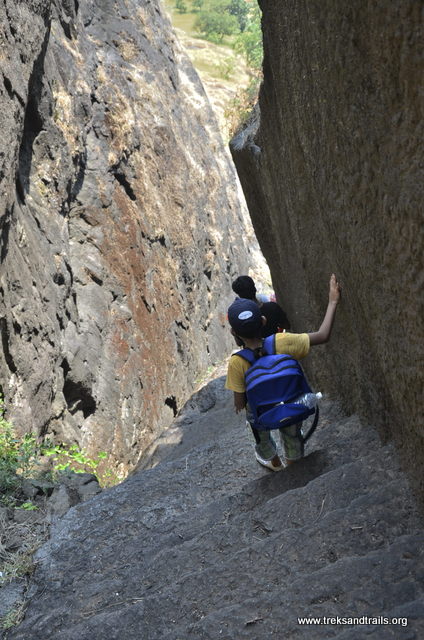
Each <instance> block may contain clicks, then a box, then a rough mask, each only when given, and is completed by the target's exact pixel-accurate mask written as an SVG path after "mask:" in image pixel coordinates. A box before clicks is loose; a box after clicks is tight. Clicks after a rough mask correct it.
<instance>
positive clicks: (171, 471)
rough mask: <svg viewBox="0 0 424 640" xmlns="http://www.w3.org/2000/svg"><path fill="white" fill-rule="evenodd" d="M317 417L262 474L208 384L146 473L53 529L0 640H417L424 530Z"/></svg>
mask: <svg viewBox="0 0 424 640" xmlns="http://www.w3.org/2000/svg"><path fill="white" fill-rule="evenodd" d="M221 373H222V372H221ZM321 415H322V417H321V420H320V425H319V427H318V429H317V431H316V433H315V434H314V436H313V437H312V439H311V441H310V444H309V446H308V451H307V456H306V458H305V459H304V460H302V461H301V462H299V463H297V464H296V465H293V466H292V467H291V468H289V469H288V470H285V471H283V472H280V473H272V472H271V471H268V470H267V469H264V468H262V467H260V466H259V465H258V464H257V462H256V461H255V459H254V455H253V445H252V439H251V437H250V434H249V433H248V432H246V426H245V422H244V419H243V417H242V416H236V415H235V414H234V412H233V409H232V398H231V393H229V392H227V391H225V390H224V376H223V375H220V376H219V377H217V378H215V379H213V380H211V381H210V382H209V383H208V384H206V385H205V386H204V387H203V388H202V389H201V390H200V391H199V392H198V393H197V394H196V395H195V396H193V397H192V399H191V400H190V401H189V402H188V403H187V404H186V406H185V408H184V409H183V411H182V412H181V414H180V416H179V417H178V418H177V419H176V421H175V423H174V425H173V427H172V428H171V429H170V430H169V431H168V432H167V433H166V435H164V436H163V437H162V438H160V439H159V440H158V442H157V443H156V448H155V450H154V451H151V452H150V454H149V456H148V457H147V458H146V459H145V460H144V461H143V467H144V468H143V469H140V470H139V471H138V472H137V473H135V474H134V475H132V476H131V477H129V478H128V479H127V480H126V481H125V482H123V483H122V484H121V485H119V486H117V487H114V488H113V489H109V490H105V491H103V492H102V493H101V494H99V495H97V496H96V497H94V498H93V499H90V500H88V501H87V502H84V503H82V504H79V505H77V506H75V507H73V508H71V509H70V510H69V511H68V512H67V514H66V515H65V516H64V517H62V518H61V519H59V520H58V521H57V522H56V524H55V525H54V526H53V527H52V531H51V538H50V540H49V541H48V542H47V543H46V544H45V545H44V546H43V547H42V548H41V549H40V550H39V551H38V553H37V556H36V559H37V569H36V571H35V574H34V577H33V580H32V583H31V585H30V588H29V590H28V593H27V596H28V598H29V604H28V608H27V611H26V615H25V618H24V620H23V622H22V623H21V624H20V625H19V626H18V627H16V628H15V629H12V630H10V631H8V632H6V633H5V636H4V637H5V638H7V639H8V640H18V639H19V640H36V639H40V640H41V639H43V640H47V639H52V640H56V639H58V640H59V639H60V640H86V639H87V640H88V639H89V638H90V639H92V640H113V639H115V638H119V639H125V640H159V638H160V639H161V640H190V639H193V640H206V639H208V640H217V639H218V638H219V639H220V638H222V639H223V640H239V639H241V638H243V639H251V640H261V639H265V638H276V639H278V640H281V639H283V638H284V639H286V638H290V639H298V638H299V639H302V638H314V639H315V638H319V639H320V638H336V639H337V640H350V639H352V640H358V639H361V638H367V637H370V638H372V639H373V640H377V639H378V640H380V639H381V640H383V639H384V640H386V639H390V638H393V639H396V640H399V639H401V640H412V639H416V640H418V639H419V638H422V637H424V615H423V614H424V604H423V592H424V581H423V577H424V561H423V550H424V545H423V532H422V520H421V518H420V515H419V513H418V511H417V509H416V507H415V503H414V500H413V497H412V494H411V492H410V489H409V486H408V484H407V481H406V478H405V476H404V474H403V473H402V472H401V471H400V470H399V468H398V465H397V463H396V456H395V453H394V450H393V447H392V445H390V444H388V445H382V444H381V443H380V441H379V438H378V436H377V434H376V432H375V431H374V429H373V428H372V427H370V426H369V425H365V424H362V423H361V422H360V420H359V419H358V418H357V417H356V416H346V415H343V413H342V412H341V411H340V409H339V407H338V406H337V403H335V402H331V401H330V400H329V399H326V400H324V401H323V403H322V411H321ZM153 465H154V466H153ZM149 467H151V468H149ZM306 616H313V617H315V618H321V624H318V623H315V624H314V625H312V626H311V625H310V624H300V623H299V621H298V618H301V617H306ZM324 616H325V617H327V618H335V619H337V616H338V617H339V618H344V619H345V621H346V622H349V620H348V619H349V618H353V617H357V618H360V619H362V622H365V619H364V617H365V616H366V617H368V618H369V619H370V618H373V619H374V620H373V624H368V625H366V624H356V625H353V624H343V623H341V624H334V622H333V621H330V622H329V621H327V624H324V623H323V622H322V617H324ZM384 618H386V619H387V620H388V621H390V622H391V621H392V620H393V619H394V618H395V619H396V620H395V622H397V624H383V622H384ZM336 621H337V620H336ZM339 622H343V621H341V620H339ZM406 622H407V624H406Z"/></svg>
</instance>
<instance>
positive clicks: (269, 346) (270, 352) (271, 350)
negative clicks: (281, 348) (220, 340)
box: [233, 335, 276, 364]
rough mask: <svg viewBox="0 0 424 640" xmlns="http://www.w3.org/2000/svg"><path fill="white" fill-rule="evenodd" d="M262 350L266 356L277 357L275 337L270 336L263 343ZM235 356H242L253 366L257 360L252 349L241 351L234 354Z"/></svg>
mask: <svg viewBox="0 0 424 640" xmlns="http://www.w3.org/2000/svg"><path fill="white" fill-rule="evenodd" d="M262 349H263V351H264V354H265V355H267V356H275V353H276V352H275V335H272V336H268V337H267V338H265V339H264V340H263V341H262ZM233 356H240V357H241V358H244V359H245V360H247V362H250V364H253V363H254V362H256V360H257V358H256V357H255V354H254V352H253V351H252V349H241V350H240V351H237V352H236V353H233Z"/></svg>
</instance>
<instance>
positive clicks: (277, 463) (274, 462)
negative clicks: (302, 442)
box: [255, 451, 285, 471]
mask: <svg viewBox="0 0 424 640" xmlns="http://www.w3.org/2000/svg"><path fill="white" fill-rule="evenodd" d="M255 457H256V460H257V461H258V462H259V464H261V465H262V466H263V467H266V468H267V469H271V471H282V470H283V469H284V468H285V465H284V464H283V462H281V458H280V456H279V455H277V454H275V456H274V457H273V458H271V460H265V458H261V456H260V455H259V454H258V453H257V451H255Z"/></svg>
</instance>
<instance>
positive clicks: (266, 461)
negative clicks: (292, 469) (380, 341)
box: [225, 273, 341, 471]
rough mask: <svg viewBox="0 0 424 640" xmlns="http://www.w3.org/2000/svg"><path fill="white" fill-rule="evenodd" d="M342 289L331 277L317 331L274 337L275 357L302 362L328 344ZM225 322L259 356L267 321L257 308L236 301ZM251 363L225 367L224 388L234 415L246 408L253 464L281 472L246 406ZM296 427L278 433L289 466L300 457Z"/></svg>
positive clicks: (235, 360)
mask: <svg viewBox="0 0 424 640" xmlns="http://www.w3.org/2000/svg"><path fill="white" fill-rule="evenodd" d="M340 294H341V287H340V285H339V283H338V282H337V279H336V276H335V275H334V273H333V274H332V276H331V278H330V291H329V297H328V306H327V311H326V313H325V316H324V319H323V321H322V323H321V326H320V328H319V329H318V331H315V332H314V333H298V334H296V333H277V334H276V335H275V347H276V348H275V351H276V353H285V354H287V355H290V356H292V357H293V358H295V359H296V360H301V359H302V358H304V357H305V356H307V355H308V353H309V348H310V347H311V346H314V345H317V344H324V343H325V342H328V340H329V339H330V335H331V329H332V327H333V323H334V317H335V313H336V308H337V304H338V302H339V300H340ZM228 321H229V323H230V325H231V332H232V334H233V335H234V336H235V337H236V339H237V338H239V339H241V340H242V341H243V343H244V344H245V346H246V347H247V348H248V349H252V351H255V352H256V353H257V354H258V356H259V355H260V350H261V348H262V338H261V332H262V326H263V325H264V324H265V322H266V319H265V317H264V316H261V311H260V307H258V305H257V304H256V303H255V302H253V301H252V300H247V299H245V298H237V299H236V300H235V301H234V302H233V304H232V305H231V306H230V307H229V309H228ZM249 367H250V363H249V362H247V360H245V359H244V358H242V357H240V356H237V354H234V355H233V356H232V357H231V358H230V362H229V364H228V372H227V380H226V384H225V386H226V388H227V389H230V390H231V391H233V392H234V406H235V410H236V412H237V413H239V411H242V409H244V408H246V418H247V422H248V423H249V424H250V426H251V428H252V431H253V435H254V437H255V440H256V447H255V456H256V460H257V461H258V462H259V463H260V464H262V465H263V466H265V467H267V468H268V469H271V470H272V471H280V470H281V469H284V467H285V464H284V463H283V462H282V461H281V459H280V457H279V455H278V454H277V447H276V444H275V442H274V440H273V438H272V435H271V432H270V431H264V430H261V429H255V427H254V426H253V416H252V414H251V412H250V409H249V406H248V405H247V398H246V393H245V390H246V387H245V382H244V374H245V373H246V371H247V369H248V368H249ZM298 430H299V425H292V426H291V427H286V428H285V429H280V430H279V431H280V438H281V442H282V445H283V449H284V454H285V462H286V464H290V463H292V462H294V461H295V460H298V459H299V458H301V457H302V446H301V441H300V439H299V437H298V432H299V431H298Z"/></svg>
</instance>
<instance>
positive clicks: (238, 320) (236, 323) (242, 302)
mask: <svg viewBox="0 0 424 640" xmlns="http://www.w3.org/2000/svg"><path fill="white" fill-rule="evenodd" d="M228 322H229V323H230V325H231V327H232V329H233V330H234V333H236V334H237V335H238V336H241V337H242V338H256V337H259V336H260V335H261V327H262V316H261V311H260V309H259V306H258V305H257V304H256V302H253V300H247V299H246V298H237V299H236V300H234V302H233V304H232V305H231V306H230V307H229V308H228Z"/></svg>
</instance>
